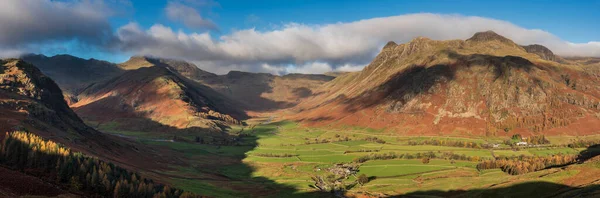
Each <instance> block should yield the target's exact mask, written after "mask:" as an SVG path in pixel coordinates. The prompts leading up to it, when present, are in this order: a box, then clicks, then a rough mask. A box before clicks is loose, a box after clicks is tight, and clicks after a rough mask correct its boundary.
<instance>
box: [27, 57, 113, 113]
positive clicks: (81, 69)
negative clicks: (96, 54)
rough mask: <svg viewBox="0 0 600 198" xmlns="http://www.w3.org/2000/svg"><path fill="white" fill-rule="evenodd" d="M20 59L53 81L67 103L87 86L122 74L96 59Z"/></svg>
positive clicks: (108, 64) (73, 100)
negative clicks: (61, 91)
mask: <svg viewBox="0 0 600 198" xmlns="http://www.w3.org/2000/svg"><path fill="white" fill-rule="evenodd" d="M21 58H22V59H23V60H24V61H26V62H28V63H31V64H33V65H35V66H36V67H38V68H39V69H40V70H41V71H42V72H43V73H44V74H46V75H48V76H49V77H50V78H52V79H54V80H55V81H56V83H57V84H58V86H59V87H60V88H61V89H62V90H63V92H64V94H65V96H66V99H67V102H68V103H74V102H76V101H77V98H76V96H77V94H78V93H79V91H81V89H83V88H85V87H87V86H88V85H89V84H92V83H95V82H98V81H102V80H106V79H110V78H112V77H115V76H117V75H119V74H121V73H123V70H121V68H119V67H117V65H116V64H113V63H110V62H106V61H102V60H96V59H88V60H85V59H82V58H78V57H75V56H71V55H56V56H52V57H47V56H44V55H41V54H28V55H24V56H23V57H21Z"/></svg>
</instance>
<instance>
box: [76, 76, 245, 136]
mask: <svg viewBox="0 0 600 198" xmlns="http://www.w3.org/2000/svg"><path fill="white" fill-rule="evenodd" d="M78 97H79V101H78V102H77V103H75V104H73V105H71V106H72V108H74V109H75V111H76V112H77V113H78V114H79V115H80V116H82V117H83V118H84V119H86V120H87V121H90V122H93V123H97V125H98V126H100V125H111V126H113V125H114V126H115V129H119V130H133V131H156V130H160V129H161V128H162V129H164V130H167V129H171V128H173V129H177V130H179V129H186V128H195V129H200V130H207V131H222V130H224V129H225V128H226V127H227V126H228V125H230V124H233V125H239V124H241V121H240V120H242V119H246V118H247V117H246V114H245V113H244V112H243V111H242V110H240V109H239V107H238V105H237V103H236V102H234V101H232V100H230V99H228V98H226V97H223V96H222V95H220V94H219V93H217V92H216V91H214V90H212V89H210V88H208V87H206V86H204V85H201V84H199V83H197V82H194V81H191V80H189V79H187V78H185V77H184V76H182V75H180V74H179V73H177V72H175V71H173V70H172V69H171V68H169V67H163V66H150V67H138V69H134V70H128V71H127V72H125V73H124V74H122V75H120V76H118V77H115V78H113V79H110V80H107V81H104V82H101V83H96V84H94V85H93V86H90V87H88V88H86V89H84V90H83V91H82V92H81V93H80V94H79V95H78ZM190 130H192V129H190Z"/></svg>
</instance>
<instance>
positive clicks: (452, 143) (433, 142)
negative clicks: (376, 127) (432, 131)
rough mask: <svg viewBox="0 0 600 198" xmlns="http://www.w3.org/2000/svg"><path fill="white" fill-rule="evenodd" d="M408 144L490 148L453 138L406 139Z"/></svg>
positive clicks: (485, 145)
mask: <svg viewBox="0 0 600 198" xmlns="http://www.w3.org/2000/svg"><path fill="white" fill-rule="evenodd" d="M408 145H411V146H417V145H434V146H451V147H463V148H475V149H481V148H490V147H491V146H489V145H487V144H480V143H477V142H467V141H453V140H436V139H431V140H423V141H414V140H410V141H408Z"/></svg>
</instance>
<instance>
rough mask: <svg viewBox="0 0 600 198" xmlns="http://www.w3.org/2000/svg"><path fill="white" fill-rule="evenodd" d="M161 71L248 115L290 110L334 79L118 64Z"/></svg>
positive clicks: (175, 63)
mask: <svg viewBox="0 0 600 198" xmlns="http://www.w3.org/2000/svg"><path fill="white" fill-rule="evenodd" d="M152 66H157V67H164V68H168V69H169V70H171V71H174V72H176V73H178V74H180V75H182V76H184V77H186V78H188V79H191V80H193V81H196V82H198V83H201V84H203V85H206V86H209V87H211V88H212V89H214V90H216V91H217V92H219V93H221V94H222V95H224V96H227V97H228V98H231V99H233V100H235V101H237V102H239V103H241V104H242V106H240V109H243V110H246V111H248V112H272V111H275V110H279V109H283V108H289V107H292V106H295V105H296V104H298V103H299V102H300V101H301V100H303V99H305V98H307V97H309V96H311V95H312V93H313V90H314V89H315V88H317V87H319V86H321V85H322V84H323V83H325V82H328V81H330V80H332V79H333V78H335V77H334V76H331V75H321V74H288V75H284V76H277V75H272V74H267V73H250V72H241V71H231V72H229V73H228V74H226V75H216V74H213V73H210V72H207V71H204V70H201V69H199V68H198V67H197V66H196V65H194V64H192V63H189V62H185V61H180V60H172V59H162V58H152V57H143V56H134V57H131V58H130V59H129V60H128V61H127V62H125V63H121V64H119V67H121V68H122V69H125V70H133V69H138V68H143V67H152Z"/></svg>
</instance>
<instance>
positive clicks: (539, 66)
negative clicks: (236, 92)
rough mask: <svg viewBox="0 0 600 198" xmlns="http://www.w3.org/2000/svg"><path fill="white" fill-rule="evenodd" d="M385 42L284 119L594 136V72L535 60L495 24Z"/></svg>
mask: <svg viewBox="0 0 600 198" xmlns="http://www.w3.org/2000/svg"><path fill="white" fill-rule="evenodd" d="M391 46H393V45H390V46H387V47H384V49H383V50H382V51H381V53H380V54H379V55H378V56H377V57H376V58H375V59H374V60H373V62H371V64H369V65H368V66H367V67H365V69H363V71H361V72H357V73H349V74H345V75H342V76H339V77H337V78H336V79H334V80H333V81H331V82H329V83H326V84H325V85H324V86H323V87H321V88H319V89H317V90H315V91H316V92H319V93H321V94H319V95H317V96H313V97H310V98H308V99H307V100H306V101H304V102H302V103H301V104H299V105H298V107H297V108H295V110H296V111H295V112H294V115H292V116H290V118H293V119H296V120H301V121H304V122H305V123H306V124H311V125H327V126H336V125H339V126H344V125H356V126H362V127H371V128H385V129H386V130H389V131H390V132H396V133H400V134H404V135H441V134H444V135H457V136H470V135H474V136H475V135H488V136H500V135H512V134H514V133H521V134H523V135H528V134H538V133H546V134H571V135H583V134H593V133H596V132H597V131H598V130H600V79H599V78H597V77H595V76H593V75H591V74H590V73H588V72H582V71H581V70H580V69H576V66H572V65H564V64H559V63H557V62H547V61H543V60H542V59H541V58H540V57H541V56H540V55H538V54H537V53H536V54H533V53H529V52H528V51H526V49H524V48H523V47H521V46H519V45H517V44H515V43H514V42H512V41H511V40H509V39H507V38H504V37H502V36H500V35H497V34H495V33H493V32H489V31H488V32H482V33H477V34H475V35H474V36H473V37H472V38H470V39H468V40H466V41H461V40H451V41H433V40H430V39H426V38H416V39H414V40H412V41H411V42H409V43H405V44H400V45H397V46H395V47H391Z"/></svg>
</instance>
